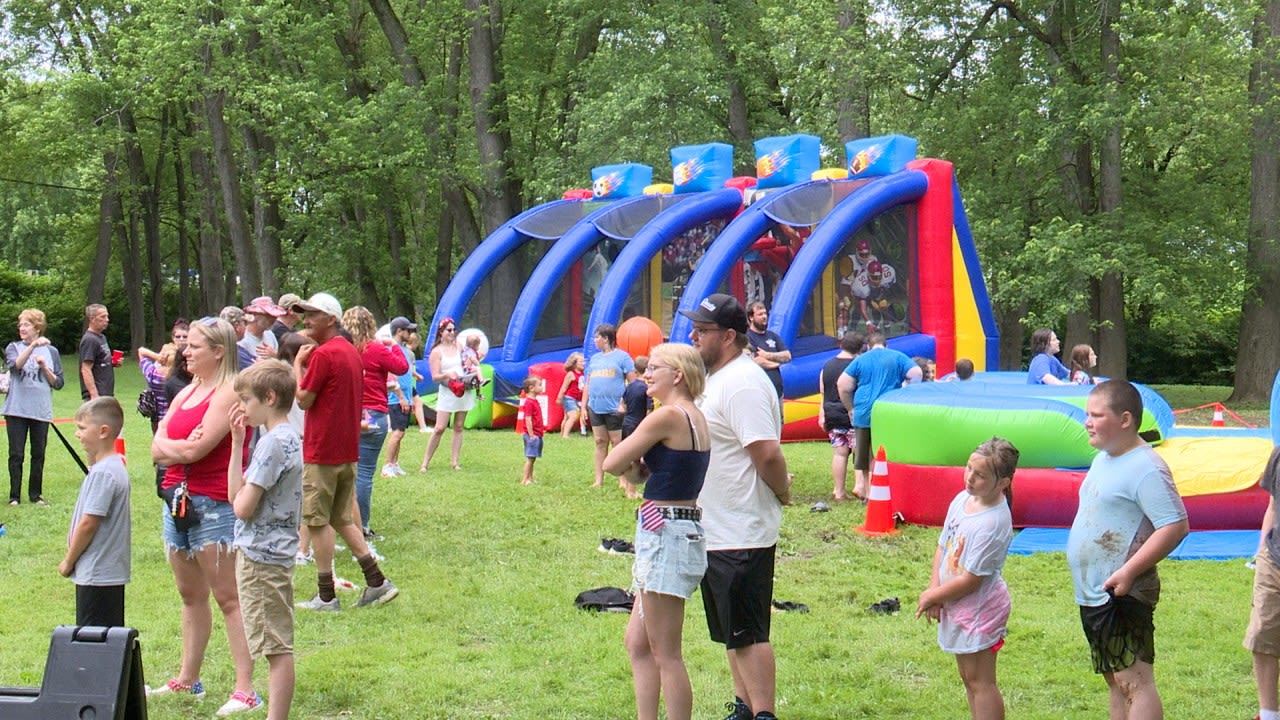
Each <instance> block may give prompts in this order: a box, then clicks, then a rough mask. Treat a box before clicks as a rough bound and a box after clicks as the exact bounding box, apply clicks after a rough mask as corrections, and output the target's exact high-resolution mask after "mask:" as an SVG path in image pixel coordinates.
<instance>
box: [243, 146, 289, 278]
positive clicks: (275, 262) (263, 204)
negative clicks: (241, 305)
mask: <svg viewBox="0 0 1280 720" xmlns="http://www.w3.org/2000/svg"><path fill="white" fill-rule="evenodd" d="M241 135H242V136H243V137H244V148H245V161H246V163H247V164H248V170H249V177H250V179H251V182H252V186H253V188H252V190H253V240H254V245H255V246H256V247H257V248H258V270H259V272H260V273H261V278H262V292H263V294H265V295H270V296H271V297H272V298H273V299H277V300H278V299H279V297H280V279H279V275H280V273H281V272H282V271H283V270H284V267H283V265H284V253H283V251H282V250H281V247H280V233H281V232H283V231H284V216H283V215H281V213H280V202H279V201H278V200H277V199H276V198H275V196H273V195H269V194H268V193H267V191H266V185H267V183H266V176H265V175H266V171H265V170H264V169H263V166H264V163H263V159H264V158H265V159H266V160H267V163H266V164H270V162H271V160H272V159H274V158H275V155H276V144H275V141H274V140H272V139H271V136H270V135H268V134H267V133H265V132H263V131H262V130H260V129H258V128H256V127H251V126H245V127H243V128H242V129H241ZM254 297H257V296H256V295H255V296H254Z"/></svg>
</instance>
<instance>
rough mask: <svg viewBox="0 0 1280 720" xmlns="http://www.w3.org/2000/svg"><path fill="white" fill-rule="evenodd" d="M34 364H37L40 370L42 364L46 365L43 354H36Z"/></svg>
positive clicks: (42, 366)
mask: <svg viewBox="0 0 1280 720" xmlns="http://www.w3.org/2000/svg"><path fill="white" fill-rule="evenodd" d="M36 365H37V366H38V367H39V368H40V369H41V370H43V369H44V366H45V365H46V362H45V359H44V356H43V355H37V356H36Z"/></svg>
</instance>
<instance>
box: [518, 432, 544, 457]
mask: <svg viewBox="0 0 1280 720" xmlns="http://www.w3.org/2000/svg"><path fill="white" fill-rule="evenodd" d="M521 437H523V438H524V456H525V457H527V458H540V457H542V438H540V437H534V436H532V435H521Z"/></svg>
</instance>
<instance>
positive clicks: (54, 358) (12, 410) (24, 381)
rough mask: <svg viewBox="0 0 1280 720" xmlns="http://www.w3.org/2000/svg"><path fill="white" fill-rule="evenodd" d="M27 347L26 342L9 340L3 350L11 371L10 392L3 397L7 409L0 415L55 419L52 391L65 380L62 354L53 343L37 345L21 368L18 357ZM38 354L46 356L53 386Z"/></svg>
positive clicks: (59, 387)
mask: <svg viewBox="0 0 1280 720" xmlns="http://www.w3.org/2000/svg"><path fill="white" fill-rule="evenodd" d="M26 349H27V344H26V343H24V342H22V341H21V340H19V341H17V342H11V343H9V346H8V347H6V348H5V350H4V361H5V372H8V373H9V394H8V395H6V396H5V398H4V409H3V410H0V415H12V416H14V417H21V418H29V419H31V420H43V421H45V422H49V421H51V420H53V391H54V390H60V389H62V385H63V383H64V381H65V379H64V377H63V374H62V355H61V354H60V353H59V352H58V348H56V347H54V346H52V345H44V346H41V347H38V348H35V349H34V350H32V351H31V354H30V355H28V356H27V362H26V364H25V365H23V366H22V369H21V370H18V369H16V366H17V363H18V356H19V355H21V354H22V351H24V350H26ZM38 357H43V358H44V359H45V363H46V364H47V365H48V367H49V369H50V370H52V371H53V374H54V381H53V384H52V386H50V383H49V379H48V378H46V377H45V374H44V371H43V370H41V369H40V364H39V363H37V362H36V358H38Z"/></svg>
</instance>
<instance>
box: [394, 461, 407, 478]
mask: <svg viewBox="0 0 1280 720" xmlns="http://www.w3.org/2000/svg"><path fill="white" fill-rule="evenodd" d="M391 469H392V470H394V471H395V474H396V475H397V476H398V477H404V476H405V475H408V474H409V473H407V472H405V471H404V468H402V467H400V463H396V464H395V465H392V466H391Z"/></svg>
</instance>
